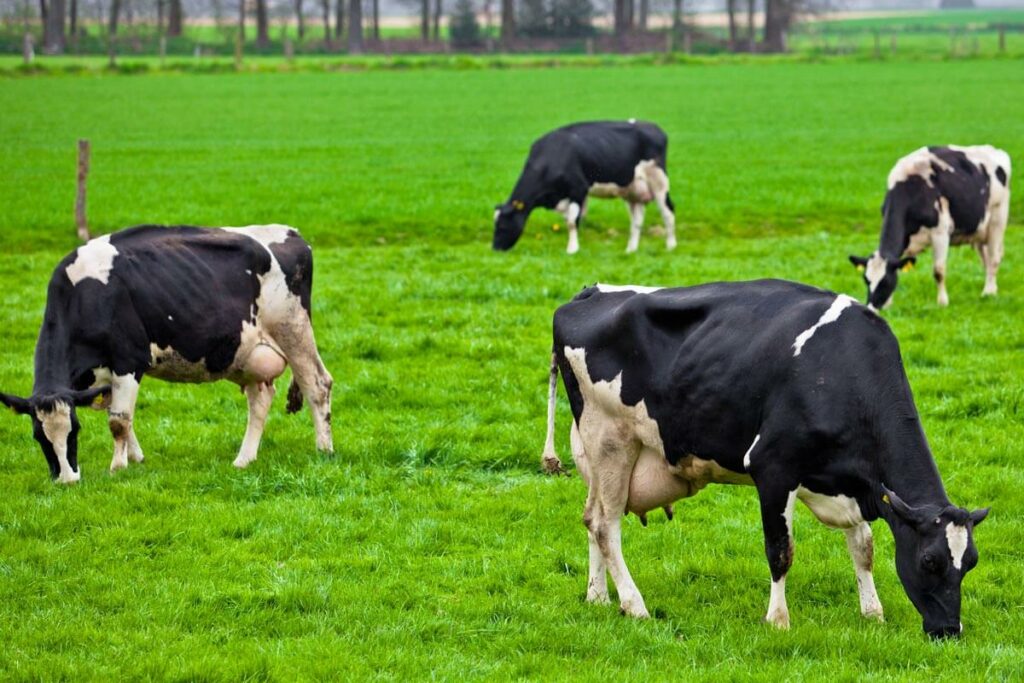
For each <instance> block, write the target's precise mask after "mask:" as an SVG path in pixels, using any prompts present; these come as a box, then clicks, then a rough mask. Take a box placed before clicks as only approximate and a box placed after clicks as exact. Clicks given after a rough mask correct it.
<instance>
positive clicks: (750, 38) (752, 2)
mask: <svg viewBox="0 0 1024 683" xmlns="http://www.w3.org/2000/svg"><path fill="white" fill-rule="evenodd" d="M756 13H757V0H747V51H748V52H753V51H754V46H756V45H757V35H756V33H755V32H754V15H755V14H756Z"/></svg>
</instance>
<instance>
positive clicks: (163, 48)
mask: <svg viewBox="0 0 1024 683" xmlns="http://www.w3.org/2000/svg"><path fill="white" fill-rule="evenodd" d="M166 59H167V36H160V68H161V69H162V68H164V60H166Z"/></svg>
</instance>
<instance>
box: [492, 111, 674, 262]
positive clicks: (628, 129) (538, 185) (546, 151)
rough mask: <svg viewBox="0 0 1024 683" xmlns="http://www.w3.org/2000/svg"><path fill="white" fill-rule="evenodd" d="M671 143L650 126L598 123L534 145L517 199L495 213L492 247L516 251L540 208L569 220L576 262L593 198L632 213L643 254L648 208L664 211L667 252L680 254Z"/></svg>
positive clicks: (635, 240) (633, 244)
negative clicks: (669, 169)
mask: <svg viewBox="0 0 1024 683" xmlns="http://www.w3.org/2000/svg"><path fill="white" fill-rule="evenodd" d="M667 153H668V137H667V136H666V135H665V131H663V130H662V129H661V128H659V127H658V126H657V125H655V124H653V123H648V122H646V121H637V120H635V119H630V120H629V121H593V122H588V123H574V124H572V125H571V126H565V127H564V128H559V129H557V130H553V131H551V132H550V133H548V134H547V135H544V136H543V137H541V138H540V139H539V140H537V141H536V142H534V143H533V146H532V147H530V156H529V157H527V159H526V165H525V166H524V167H523V172H522V173H521V174H520V176H519V180H518V181H517V182H516V186H515V188H514V189H513V190H512V196H511V197H509V199H508V201H507V202H505V203H504V204H499V205H498V206H497V210H496V211H495V212H494V242H493V247H494V248H495V249H497V250H500V251H505V250H507V249H511V248H512V247H513V246H515V243H516V242H517V241H519V237H520V236H521V235H522V234H523V228H524V227H525V226H526V219H527V218H529V216H530V212H531V211H533V209H534V208H536V207H538V206H542V207H544V208H546V209H555V210H556V211H560V212H561V213H562V214H563V215H564V216H565V223H566V225H567V226H568V231H569V246H568V248H567V249H566V251H568V252H569V253H570V254H575V253H576V252H577V251H579V248H580V245H579V238H578V237H577V234H576V229H577V227H578V223H579V220H580V218H582V217H583V215H584V214H586V211H587V204H586V202H587V196H588V195H590V196H591V197H602V198H619V199H622V200H624V201H625V202H626V204H627V205H628V206H629V245H628V246H627V247H626V253H632V252H634V251H636V249H637V246H639V244H640V229H641V228H642V227H643V224H644V208H645V207H646V206H647V204H648V203H649V202H651V201H654V202H656V203H657V204H658V208H659V209H660V210H661V218H662V220H663V221H664V222H665V232H666V237H665V246H666V247H667V248H668V249H675V248H676V217H675V207H674V206H673V204H672V199H671V197H669V195H668V175H667V174H666V172H665V168H666V167H665V164H666V158H667V157H666V155H667Z"/></svg>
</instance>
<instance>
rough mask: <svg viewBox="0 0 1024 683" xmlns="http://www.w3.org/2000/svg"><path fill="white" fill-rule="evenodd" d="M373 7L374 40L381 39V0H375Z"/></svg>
mask: <svg viewBox="0 0 1024 683" xmlns="http://www.w3.org/2000/svg"><path fill="white" fill-rule="evenodd" d="M371 9H372V10H373V17H372V19H371V23H372V26H373V28H372V35H373V39H374V41H380V0H373V2H372V3H371Z"/></svg>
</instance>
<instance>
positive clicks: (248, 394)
mask: <svg viewBox="0 0 1024 683" xmlns="http://www.w3.org/2000/svg"><path fill="white" fill-rule="evenodd" d="M243 391H245V398H246V399H248V401H249V421H248V423H247V424H246V426H245V438H244V439H242V447H241V448H240V449H238V457H236V458H235V462H234V465H235V467H237V468H239V469H243V468H245V467H247V466H248V465H249V463H251V462H252V461H253V460H255V459H256V454H257V452H258V451H259V449H260V439H261V438H262V437H263V427H264V426H265V425H266V424H267V414H268V413H269V412H270V404H271V403H273V401H274V394H275V390H274V383H273V381H272V380H271V381H269V382H254V383H252V384H247V385H246V386H245V387H244V388H243Z"/></svg>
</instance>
